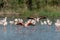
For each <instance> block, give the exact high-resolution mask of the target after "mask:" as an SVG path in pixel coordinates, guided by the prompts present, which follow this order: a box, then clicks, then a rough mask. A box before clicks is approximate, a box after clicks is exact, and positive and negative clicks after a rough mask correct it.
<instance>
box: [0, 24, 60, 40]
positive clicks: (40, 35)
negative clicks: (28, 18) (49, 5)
mask: <svg viewBox="0 0 60 40" xmlns="http://www.w3.org/2000/svg"><path fill="white" fill-rule="evenodd" d="M0 40H60V32H59V31H56V28H55V25H54V24H53V25H51V26H48V25H41V24H40V23H37V24H36V25H35V26H29V27H27V28H26V27H23V26H20V25H14V24H13V25H11V24H8V25H7V26H6V27H3V25H0Z"/></svg>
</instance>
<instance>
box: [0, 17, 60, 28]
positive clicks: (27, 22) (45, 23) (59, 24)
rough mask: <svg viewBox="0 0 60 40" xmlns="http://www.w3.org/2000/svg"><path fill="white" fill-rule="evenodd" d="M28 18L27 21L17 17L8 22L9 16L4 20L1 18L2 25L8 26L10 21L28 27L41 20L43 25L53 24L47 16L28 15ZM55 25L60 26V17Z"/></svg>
mask: <svg viewBox="0 0 60 40" xmlns="http://www.w3.org/2000/svg"><path fill="white" fill-rule="evenodd" d="M27 19H28V20H27V21H26V22H24V20H23V19H20V18H16V19H14V20H12V21H9V22H7V17H5V18H3V20H0V25H3V26H7V24H8V23H10V24H15V25H21V26H25V27H28V26H30V25H32V26H34V25H36V24H37V23H38V22H40V24H41V25H49V26H51V25H52V21H51V20H49V19H48V18H45V17H37V18H30V17H28V18H27ZM41 19H46V20H44V21H42V20H41ZM55 26H56V27H60V20H59V19H57V20H56V22H55Z"/></svg>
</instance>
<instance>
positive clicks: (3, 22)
mask: <svg viewBox="0 0 60 40" xmlns="http://www.w3.org/2000/svg"><path fill="white" fill-rule="evenodd" d="M0 24H1V25H4V26H6V25H7V17H5V18H4V19H3V20H0Z"/></svg>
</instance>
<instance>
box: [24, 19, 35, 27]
mask: <svg viewBox="0 0 60 40" xmlns="http://www.w3.org/2000/svg"><path fill="white" fill-rule="evenodd" d="M35 24H36V21H35V20H31V19H29V20H28V21H27V22H26V23H25V24H24V26H25V27H28V26H29V25H35Z"/></svg>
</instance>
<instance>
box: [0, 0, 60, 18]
mask: <svg viewBox="0 0 60 40" xmlns="http://www.w3.org/2000/svg"><path fill="white" fill-rule="evenodd" d="M0 14H1V15H0V16H10V17H23V18H26V17H29V16H33V17H37V16H46V17H49V18H57V17H60V0H0Z"/></svg>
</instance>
